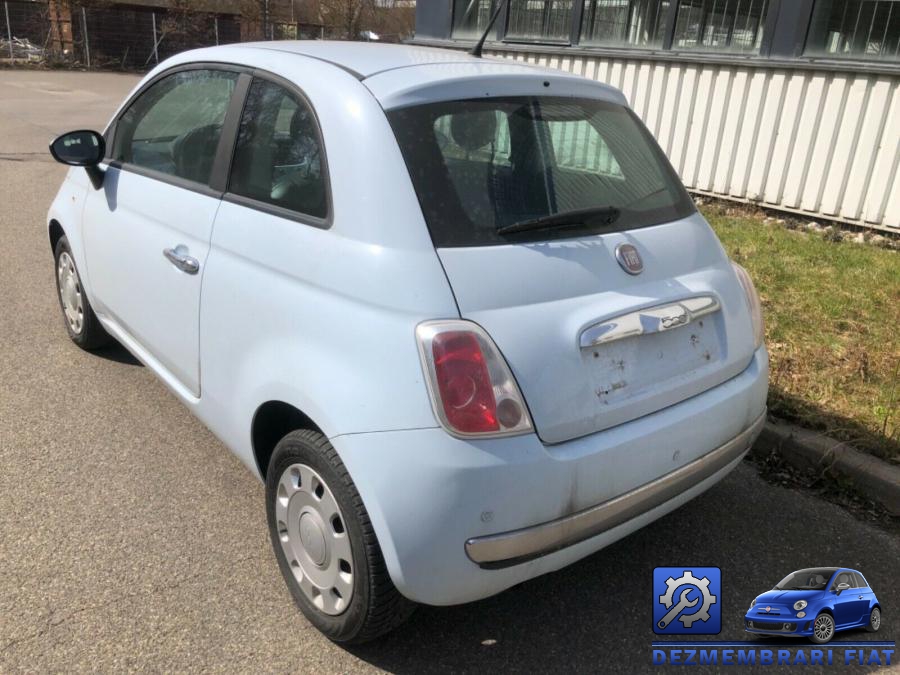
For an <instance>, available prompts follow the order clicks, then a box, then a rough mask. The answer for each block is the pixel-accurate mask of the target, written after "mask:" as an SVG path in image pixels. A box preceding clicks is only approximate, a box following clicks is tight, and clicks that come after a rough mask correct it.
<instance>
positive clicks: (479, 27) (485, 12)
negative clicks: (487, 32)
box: [452, 0, 496, 39]
mask: <svg viewBox="0 0 900 675" xmlns="http://www.w3.org/2000/svg"><path fill="white" fill-rule="evenodd" d="M494 9H496V5H495V4H494V0H453V32H452V35H453V37H455V38H463V39H477V38H480V37H481V34H482V33H484V29H485V28H487V25H488V21H490V20H491V15H492V14H493V13H494Z"/></svg>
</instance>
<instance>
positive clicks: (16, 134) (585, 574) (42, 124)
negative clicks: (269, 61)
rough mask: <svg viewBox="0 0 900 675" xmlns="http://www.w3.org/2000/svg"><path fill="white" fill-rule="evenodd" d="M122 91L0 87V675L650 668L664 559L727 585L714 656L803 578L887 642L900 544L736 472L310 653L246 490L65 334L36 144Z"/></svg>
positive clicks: (858, 635) (188, 430)
mask: <svg viewBox="0 0 900 675" xmlns="http://www.w3.org/2000/svg"><path fill="white" fill-rule="evenodd" d="M135 82H136V79H135V78H134V77H130V76H124V75H113V74H83V73H65V72H17V71H2V70H0V289H2V297H3V298H4V299H5V300H6V302H7V309H6V310H4V311H2V312H0V672H4V673H8V672H19V671H61V670H66V671H98V670H99V671H112V670H124V669H134V670H138V669H140V670H144V669H146V670H152V671H173V670H177V671H194V670H214V671H260V672H262V671H279V672H286V671H303V672H311V671H319V672H335V671H341V672H355V671H363V670H371V669H384V670H388V671H398V672H412V671H417V672H418V671H471V670H479V671H480V670H516V671H524V670H544V669H554V670H569V671H575V670H577V671H580V672H586V671H602V672H615V671H621V672H636V671H646V670H652V669H653V668H652V666H651V663H650V652H651V650H650V642H651V640H653V639H654V635H653V633H652V632H651V621H652V619H651V593H652V591H651V573H652V570H653V568H654V567H655V566H657V565H667V564H672V565H692V564H693V565H710V566H718V567H720V568H721V569H722V573H723V579H724V590H723V592H722V598H721V601H722V603H723V614H724V625H723V631H722V634H721V635H720V636H719V638H721V639H735V640H742V639H744V638H745V634H744V633H743V631H742V629H741V617H742V615H743V612H744V609H745V608H746V606H747V604H748V602H749V600H750V599H751V598H752V597H754V596H755V595H756V594H757V593H760V592H762V591H763V590H766V589H767V588H770V587H771V586H772V585H773V584H774V583H775V582H776V581H778V579H780V578H781V577H782V576H783V575H784V574H786V573H787V572H790V571H792V570H794V569H798V568H802V567H807V566H816V565H847V566H851V567H857V568H859V569H861V570H862V571H863V572H864V573H865V574H866V576H867V577H868V579H869V581H870V583H871V584H872V586H873V587H874V588H875V590H876V591H877V593H878V595H879V597H880V599H881V601H882V603H883V605H884V607H885V612H884V627H883V629H882V631H881V633H879V635H878V638H879V639H885V640H894V639H896V638H897V636H898V634H900V612H898V611H897V609H896V608H898V607H900V584H898V578H897V577H898V573H900V563H898V561H900V540H898V537H897V536H896V535H894V534H889V533H887V532H885V531H883V530H880V529H876V528H874V527H872V526H870V525H868V524H865V523H862V522H860V521H858V520H856V519H854V518H853V517H852V516H850V515H849V514H848V513H846V512H845V511H843V510H842V509H840V508H838V507H836V506H833V505H831V504H829V503H825V502H822V501H820V500H818V499H816V498H815V497H813V496H811V495H809V494H806V493H802V492H798V491H794V490H791V489H787V488H781V487H773V486H771V485H769V484H768V483H766V482H764V481H763V480H762V479H760V478H759V477H758V475H757V473H756V470H755V469H754V467H753V466H752V465H750V464H748V463H744V465H742V466H741V467H739V468H738V470H736V471H735V472H734V473H733V474H732V475H731V476H729V477H728V478H727V479H726V480H724V481H723V482H722V483H721V484H719V485H718V486H716V487H715V488H713V489H712V490H710V491H709V492H708V493H706V494H705V495H703V496H702V497H700V498H698V499H696V500H694V501H693V502H692V503H690V504H688V505H687V506H685V507H683V508H682V509H680V510H678V511H677V512H675V513H673V514H671V515H670V516H668V517H666V518H664V519H662V520H660V521H658V522H657V523H655V524H653V525H652V526H650V527H647V528H645V529H644V530H642V531H640V532H638V533H636V534H634V535H632V536H630V537H628V538H627V539H625V540H623V541H621V542H619V543H618V544H616V545H614V546H611V547H609V548H608V549H606V550H604V551H602V552H600V553H598V554H596V555H594V556H591V557H590V558H588V559H586V560H583V561H582V562H580V563H578V564H576V565H573V566H571V567H569V568H568V569H565V570H563V571H561V572H558V573H555V574H552V575H548V576H546V577H543V578H540V579H536V580H534V581H531V582H529V583H526V584H523V585H521V586H519V587H516V588H514V589H512V590H510V591H508V592H506V593H503V594H501V595H500V596H497V597H494V598H491V599H488V600H485V601H482V602H479V603H475V604H472V605H467V606H461V607H454V608H429V607H422V608H420V609H419V610H418V612H417V613H416V614H415V615H414V617H413V619H412V620H411V621H410V622H409V623H408V624H407V625H406V626H404V627H403V628H401V629H400V630H398V631H397V632H396V633H394V634H392V635H390V636H389V637H387V638H386V639H384V640H382V641H381V642H378V643H376V644H373V645H370V646H366V647H364V648H354V649H352V650H348V649H344V648H341V647H338V646H336V645H334V644H332V643H330V642H329V641H327V640H325V639H324V638H322V637H321V636H320V635H319V634H318V633H317V632H316V631H315V630H313V629H312V628H311V627H310V625H309V624H308V623H307V622H306V621H305V620H304V619H303V617H302V615H300V613H299V612H298V611H296V610H295V608H294V606H293V604H292V602H291V600H290V597H289V595H288V592H287V591H286V589H285V588H284V586H283V583H282V580H281V578H280V576H279V573H278V570H277V567H276V564H275V560H274V557H273V555H272V553H271V552H270V548H269V542H268V537H267V533H266V523H265V510H264V506H263V489H262V487H261V485H260V484H259V483H258V482H257V480H256V479H255V478H254V477H253V476H251V475H250V474H249V473H248V472H247V471H246V470H245V469H244V468H243V467H242V466H241V465H240V464H239V463H238V461H237V460H236V459H234V458H233V457H232V456H231V455H230V454H229V453H228V452H227V451H226V450H225V448H224V447H223V446H222V445H221V444H220V443H219V442H218V441H217V440H216V439H215V438H214V437H213V436H212V434H210V433H209V432H208V431H207V430H206V429H205V428H204V427H203V425H201V424H200V423H199V422H198V421H196V420H195V419H193V418H192V417H191V416H190V415H189V414H188V413H187V412H186V410H185V409H184V408H182V406H181V405H180V404H179V403H178V402H177V401H176V399H175V398H174V397H173V396H172V395H170V394H169V393H168V391H167V390H166V389H165V388H164V387H163V386H162V385H161V384H159V383H158V382H157V381H156V380H155V379H154V377H153V375H152V374H151V373H150V372H149V371H148V370H147V369H146V368H144V367H142V366H140V365H139V364H137V363H136V362H135V361H134V360H133V359H132V358H131V357H130V356H129V355H128V354H127V353H126V352H124V351H123V350H121V349H119V348H117V349H112V350H109V351H107V352H105V353H101V354H87V353H85V352H82V351H80V350H79V349H78V348H77V347H75V346H74V345H73V344H71V343H70V342H69V340H68V338H67V337H66V334H65V331H64V329H63V326H62V322H61V318H60V312H59V308H58V305H57V301H56V297H55V295H54V285H53V268H52V260H51V256H50V249H49V245H48V243H47V236H46V229H45V222H44V218H45V213H46V210H47V207H48V205H49V203H50V201H51V199H52V197H53V195H54V193H55V191H56V189H57V187H58V186H59V183H60V181H61V179H62V176H63V173H64V169H63V167H61V166H59V165H57V164H55V163H53V162H52V160H51V159H50V157H49V155H48V153H47V151H46V148H47V143H48V142H49V141H50V140H51V138H52V137H53V136H54V135H55V134H56V133H58V132H62V131H65V130H68V129H74V128H80V127H94V128H100V127H101V126H102V125H103V124H104V123H105V122H106V120H107V118H108V117H109V115H110V114H111V112H112V110H113V108H114V106H115V105H116V104H117V103H118V102H119V101H120V99H121V98H122V97H123V96H124V94H125V93H126V92H127V91H128V90H129V89H130V88H131V87H132V86H133V85H134V83H135ZM871 637H872V636H871V635H869V634H868V633H865V632H863V631H855V632H853V633H852V634H845V635H844V636H843V638H844V639H870V638H871ZM697 670H702V668H698V669H697ZM809 670H816V669H815V668H810V669H809Z"/></svg>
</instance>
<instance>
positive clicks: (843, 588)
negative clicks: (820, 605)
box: [837, 584, 850, 595]
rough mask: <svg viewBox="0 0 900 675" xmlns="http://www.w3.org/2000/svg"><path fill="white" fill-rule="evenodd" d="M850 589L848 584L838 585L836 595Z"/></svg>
mask: <svg viewBox="0 0 900 675" xmlns="http://www.w3.org/2000/svg"><path fill="white" fill-rule="evenodd" d="M848 588H850V584H838V585H837V594H838V595H840V594H841V593H842V592H844V591H846V590H847V589H848Z"/></svg>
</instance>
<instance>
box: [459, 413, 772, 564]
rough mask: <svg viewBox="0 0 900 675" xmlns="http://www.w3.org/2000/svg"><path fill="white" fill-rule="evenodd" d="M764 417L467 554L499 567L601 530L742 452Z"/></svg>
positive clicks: (477, 542)
mask: <svg viewBox="0 0 900 675" xmlns="http://www.w3.org/2000/svg"><path fill="white" fill-rule="evenodd" d="M765 422H766V413H765V412H763V414H762V415H760V416H759V417H758V418H756V420H755V421H754V422H753V423H752V424H751V425H750V426H749V427H747V428H746V429H745V430H744V431H742V432H741V433H740V434H738V435H737V436H735V437H734V438H732V439H731V440H730V441H728V442H727V443H725V444H724V445H721V446H719V447H718V448H716V449H715V450H712V451H710V452H708V453H706V454H705V455H703V456H702V457H698V458H697V459H695V460H694V461H693V462H691V463H690V464H685V465H684V466H683V467H681V468H680V469H676V470H675V471H672V472H671V473H667V474H666V475H664V476H661V477H660V478H657V479H656V480H653V481H650V482H649V483H645V484H644V485H641V486H640V487H637V488H635V489H634V490H632V491H630V492H626V493H625V494H623V495H620V496H618V497H615V498H613V499H610V500H608V501H605V502H602V503H600V504H596V505H595V506H591V507H588V508H587V509H584V510H583V511H578V512H577V513H573V514H571V515H568V516H563V517H562V518H558V519H557V520H551V521H550V522H547V523H542V524H540V525H534V526H531V527H525V528H522V529H520V530H513V531H511V532H502V533H500V534H491V535H487V536H484V537H474V538H472V539H469V540H468V541H466V554H467V555H468V556H469V558H470V559H471V560H472V562H474V563H477V564H478V565H479V566H480V567H483V568H485V569H499V568H503V567H511V566H512V565H517V564H519V563H522V562H525V561H527V560H531V559H533V558H537V557H540V556H543V555H547V554H548V553H553V552H554V551H558V550H559V549H562V548H565V547H567V546H572V545H573V544H577V543H578V542H580V541H584V540H585V539H590V538H591V537H595V536H597V535H598V534H602V533H603V532H606V531H607V530H611V529H612V528H614V527H616V526H618V525H621V524H622V523H625V522H627V521H629V520H631V519H633V518H636V517H637V516H639V515H641V514H643V513H646V512H647V511H650V510H651V509H654V508H656V507H657V506H660V505H661V504H664V503H665V502H667V501H669V500H670V499H673V498H675V497H677V496H678V495H679V494H681V493H682V492H684V491H685V490H688V489H689V488H691V487H693V486H694V485H696V484H697V483H700V482H702V481H703V480H705V479H707V478H709V477H710V476H712V475H713V474H715V473H716V472H718V471H720V470H721V469H724V468H725V467H726V466H728V465H729V464H731V463H732V462H733V461H735V460H736V459H739V458H740V457H742V456H743V455H744V454H745V453H746V452H747V450H749V449H750V446H751V445H752V444H753V441H755V440H756V437H757V436H758V435H759V433H760V432H761V431H762V428H763V425H764V424H765Z"/></svg>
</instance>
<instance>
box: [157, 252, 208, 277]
mask: <svg viewBox="0 0 900 675" xmlns="http://www.w3.org/2000/svg"><path fill="white" fill-rule="evenodd" d="M185 251H187V247H186V246H182V245H179V246H176V247H175V248H165V249H163V255H164V256H166V259H167V260H168V261H169V262H170V263H172V264H173V265H175V267H177V268H178V269H180V270H181V271H182V272H187V273H188V274H197V272H199V271H200V261H199V260H197V259H196V258H192V257H191V256H189V255H185V253H184V252H185Z"/></svg>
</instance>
